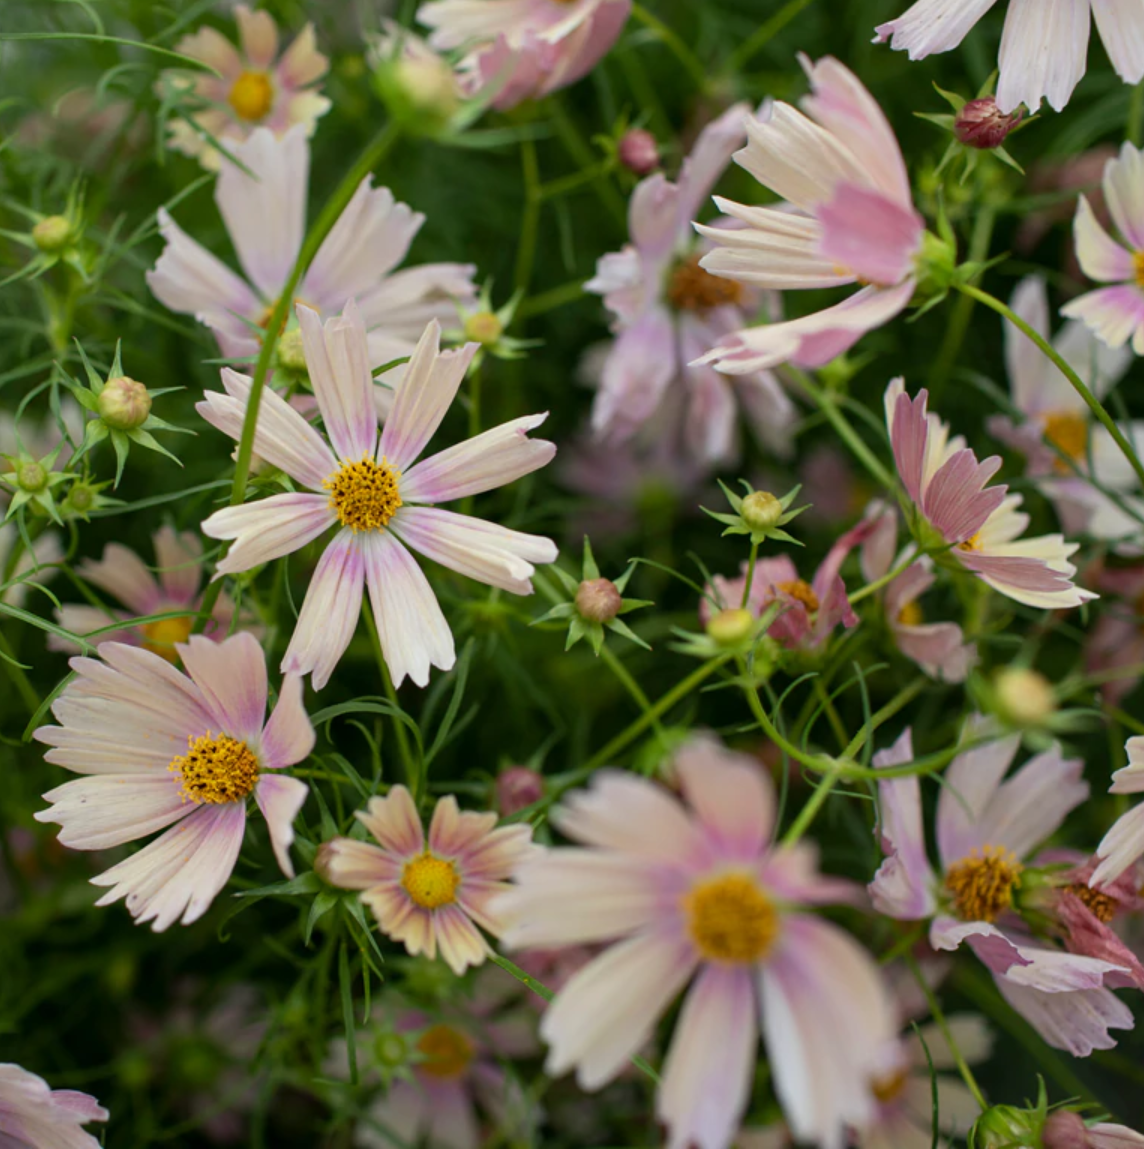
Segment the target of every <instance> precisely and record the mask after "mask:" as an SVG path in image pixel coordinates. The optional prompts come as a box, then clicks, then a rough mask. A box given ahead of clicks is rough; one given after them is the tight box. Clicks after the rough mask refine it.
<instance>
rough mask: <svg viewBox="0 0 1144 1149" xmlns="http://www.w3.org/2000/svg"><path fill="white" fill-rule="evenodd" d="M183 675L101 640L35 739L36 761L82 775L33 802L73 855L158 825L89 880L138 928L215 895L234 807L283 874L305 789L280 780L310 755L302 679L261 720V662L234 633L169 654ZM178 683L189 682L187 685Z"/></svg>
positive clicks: (157, 924)
mask: <svg viewBox="0 0 1144 1149" xmlns="http://www.w3.org/2000/svg"><path fill="white" fill-rule="evenodd" d="M176 650H177V651H178V654H179V657H180V658H181V659H182V660H183V665H184V666H185V667H186V668H187V674H182V673H181V672H179V671H178V670H176V669H175V668H174V667H173V666H172V665H171V664H170V663H169V662H168V661H167V660H166V659H164V658H161V657H160V656H159V655H157V654H153V653H152V652H151V651H149V650H140V649H138V648H136V647H132V646H125V645H123V644H122V643H118V642H105V643H103V644H102V645H101V646H100V648H99V658H98V659H93V658H73V659H72V660H71V668H72V670H73V671H74V672H75V674H76V678H75V680H74V681H72V682H70V683H69V684H68V685H67V686H66V687H64V690H63V692H62V693H61V694H60V696H59V698H57V699H56V701H55V702H54V703H53V704H52V713H53V714H54V715H55V716H56V718H57V719H58V720H59V722H60V723H61V725H59V726H41V727H40V728H39V729H38V730H37V731H36V732H35V735H34V736H35V737H36V738H37V739H39V741H41V742H44V743H46V744H47V745H49V746H51V747H52V749H51V750H49V751H48V753H47V754H46V755H45V758H46V759H47V761H49V762H54V763H55V764H56V765H58V766H66V767H67V768H68V769H69V770H72V771H73V772H74V773H77V774H85V775H88V777H84V778H78V779H76V780H75V781H73V782H65V783H64V784H63V785H62V786H57V787H56V788H55V789H54V790H51V791H49V792H48V793H47V794H45V795H44V798H45V799H46V800H47V801H49V802H51V803H53V804H52V805H51V806H50V807H49V808H48V809H47V810H41V811H40V812H39V813H37V814H36V816H35V817H36V820H37V821H39V822H57V823H59V825H60V826H61V827H62V829H61V830H60V841H61V842H62V843H63V844H64V845H65V846H70V847H71V848H72V849H75V850H106V849H109V848H110V847H112V846H120V845H123V843H125V842H133V841H135V840H137V839H138V838H142V837H144V836H145V835H147V834H150V833H153V832H154V831H155V830H162V829H163V828H164V827H167V826H170V827H171V829H169V830H167V831H166V832H165V833H164V834H162V835H160V836H159V837H158V838H156V839H155V840H154V841H153V842H151V843H150V844H149V845H147V846H144V847H143V849H141V850H140V851H139V852H138V853H136V854H133V855H132V856H131V857H130V858H127V859H126V860H125V861H122V862H119V863H118V864H117V865H114V866H112V867H111V869H110V870H107V871H106V872H104V873H102V874H100V875H99V876H98V877H95V878H92V879H91V881H92V884H93V885H96V886H110V887H111V889H110V890H109V891H108V892H107V893H106V894H104V895H103V897H101V898H100V899H99V901H98V902H96V905H99V906H105V905H109V904H110V903H111V902H115V901H118V900H119V899H120V898H123V897H126V899H127V908H128V910H129V911H130V912H131V915H132V917H134V918H135V920H136V921H137V922H154V925H153V926H152V927H151V928H152V929H154V930H156V931H159V930H165V929H166V928H167V927H168V926H170V925H171V924H172V923H173V922H176V921H178V920H179V918H180V917H181V918H182V920H183V924H184V925H189V924H190V923H191V922H193V921H197V920H198V919H199V918H200V917H202V915H203V914H205V913H206V911H207V910H208V909H209V907H210V904H211V902H213V901H214V899H215V897H216V895H217V894H218V893H219V891H220V890H222V888H223V886H224V885H226V882H227V879H228V878H229V877H230V875H231V871H232V870H233V869H234V864H235V860H236V859H237V857H238V851H239V848H240V847H241V845H242V839H243V836H244V834H245V831H246V800H247V798H249V797H251V796H253V797H254V800H255V801H256V802H257V803H258V808H259V809H260V810H261V811H262V814H263V817H265V819H266V824H267V828H268V829H269V832H270V843H271V845H272V846H273V848H274V856H275V858H276V859H277V861H278V865H279V866H280V867H281V869H282V872H283V873H284V874H286V875H287V877H293V876H294V867H293V865H292V864H291V862H290V856H289V854H288V852H287V851H288V850H289V848H290V844H291V842H293V840H294V829H293V821H294V817H295V815H297V813H298V811H299V810H300V809H301V807H302V803H303V802H304V801H305V800H306V795H307V793H308V792H309V791H308V788H307V786H306V784H305V782H302V781H300V780H299V779H297V778H289V777H286V776H285V775H283V774H281V773H279V771H281V770H282V769H283V768H284V767H287V766H293V765H295V763H298V762H301V761H302V760H303V759H304V758H305V757H306V756H307V755H308V754H309V753H310V751H311V750H312V749H313V747H314V730H313V727H312V726H311V725H310V720H309V718H308V717H307V716H306V711H305V710H304V709H303V707H302V680H301V679H300V678H298V677H297V676H287V677H286V679H285V680H284V681H283V683H282V690H281V693H280V694H279V696H278V704H277V706H275V708H274V712H273V714H271V716H270V719H269V721H267V720H266V698H267V679H266V658H265V656H264V655H263V653H262V649H261V647H260V646H259V645H258V643H257V641H256V640H255V639H254V638H253V637H252V636H251V635H250V634H247V633H245V632H243V633H241V634H236V635H234V636H233V637H231V638H228V639H226V641H225V642H220V643H214V642H211V641H210V639H207V638H203V637H202V635H196V636H195V637H193V638H191V639H190V641H189V642H187V643H185V644H180V645H178V646H177V647H176ZM188 675H189V677H188Z"/></svg>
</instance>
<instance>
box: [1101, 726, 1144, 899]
mask: <svg viewBox="0 0 1144 1149" xmlns="http://www.w3.org/2000/svg"><path fill="white" fill-rule="evenodd" d="M1124 749H1125V752H1126V753H1127V754H1128V765H1127V766H1124V767H1122V768H1121V769H1120V770H1117V771H1116V773H1115V774H1113V775H1112V785H1111V786H1110V787H1109V788H1108V789H1109V793H1111V794H1139V793H1140V792H1141V791H1144V736H1141V735H1139V734H1137V735H1135V736H1134V737H1132V738H1129V739H1128V741H1127V742H1126V743H1125V744H1124ZM1096 856H1097V858H1098V859H1099V860H1100V865H1099V866H1097V868H1096V872H1095V873H1094V874H1093V875H1092V883H1091V884H1092V885H1094V886H1102V885H1105V884H1106V883H1109V882H1113V881H1115V880H1116V879H1117V878H1118V877H1120V875H1121V874H1123V873H1124V872H1125V870H1127V869H1128V867H1129V866H1131V865H1132V864H1133V863H1134V862H1136V861H1138V860H1139V859H1140V858H1141V857H1144V802H1141V803H1140V804H1139V805H1137V806H1134V807H1133V808H1132V809H1131V810H1129V811H1128V813H1126V814H1121V815H1120V817H1119V818H1117V819H1116V821H1115V822H1114V823H1113V825H1112V828H1111V829H1110V830H1109V831H1108V833H1107V834H1105V835H1104V837H1103V838H1102V839H1101V842H1100V845H1099V846H1097V847H1096Z"/></svg>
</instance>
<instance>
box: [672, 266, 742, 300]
mask: <svg viewBox="0 0 1144 1149" xmlns="http://www.w3.org/2000/svg"><path fill="white" fill-rule="evenodd" d="M699 258H700V257H699V256H698V255H693V256H692V257H691V258H690V259H686V260H684V261H683V262H682V263H680V264H679V265H678V266H677V267H676V268H675V270H674V271H673V272H672V273H671V279H670V280H669V282H668V285H667V301H668V303H670V304H671V306H672V307H674V308H675V310H676V311H710V310H711V308H713V307H723V306H724V305H726V304H728V303H740V302H742V299H743V286H742V284H740V283H736V282H735V281H734V280H733V279H724V278H722V276H718V275H712V274H711V272H709V271H705V270H704V269H703V268H702V267H700V266H699Z"/></svg>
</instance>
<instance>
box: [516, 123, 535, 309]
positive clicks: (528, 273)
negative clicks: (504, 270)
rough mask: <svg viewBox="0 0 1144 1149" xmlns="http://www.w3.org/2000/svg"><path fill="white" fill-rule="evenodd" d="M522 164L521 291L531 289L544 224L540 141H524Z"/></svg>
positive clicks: (518, 263)
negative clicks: (538, 147)
mask: <svg viewBox="0 0 1144 1149" xmlns="http://www.w3.org/2000/svg"><path fill="white" fill-rule="evenodd" d="M520 167H521V172H522V174H523V176H524V217H523V218H522V220H521V223H520V245H519V246H518V247H517V249H516V274H515V275H514V277H513V283H514V284H515V285H516V290H517V291H527V290H528V282H529V280H530V279H531V278H532V265H533V264H534V263H535V261H536V234H537V231H538V229H539V227H540V192H541V187H540V165H539V163H538V161H537V158H536V142H535V141H534V140H532V139H530V138H528V137H526V138H525V139H523V140H521V141H520Z"/></svg>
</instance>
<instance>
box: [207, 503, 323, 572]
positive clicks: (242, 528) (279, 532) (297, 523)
mask: <svg viewBox="0 0 1144 1149" xmlns="http://www.w3.org/2000/svg"><path fill="white" fill-rule="evenodd" d="M336 523H337V518H336V517H335V515H334V512H333V510H332V509H331V508H330V500H329V496H327V495H311V494H309V493H307V492H304V491H300V492H297V493H290V494H282V495H271V496H270V497H269V498H268V499H258V500H257V501H255V502H251V503H244V504H243V505H242V506H239V507H223V509H222V510H221V511H215V513H214V514H213V515H211V516H210V518H208V519H206V520H204V522H203V524H202V531H203V534H204V535H207V536H208V537H209V538H212V539H233V540H234V545H233V546H232V547H231V548H230V550H229V551H227V553H226V557H225V558H222V559H220V560H219V561H218V563H217V564H216V567H215V577H216V578H217V577H219V575H227V574H235V573H236V572H238V571H245V570H250V569H251V568H252V567H256V566H261V565H262V563H267V562H270V561H271V560H272V559H277V558H281V557H282V556H283V555H289V554H293V553H294V551H297V550H301V548H302V547H304V546H305V545H306V544H307V543H310V542H313V541H314V539H316V538H317V537H318V536H319V535H321V534H324V533H325V532H326V531H328V530H329V529H330V527H332V526H334V525H335V524H336Z"/></svg>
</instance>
